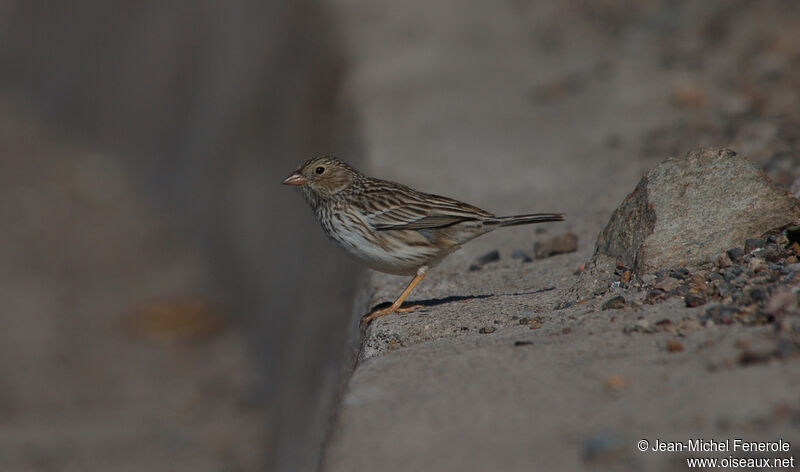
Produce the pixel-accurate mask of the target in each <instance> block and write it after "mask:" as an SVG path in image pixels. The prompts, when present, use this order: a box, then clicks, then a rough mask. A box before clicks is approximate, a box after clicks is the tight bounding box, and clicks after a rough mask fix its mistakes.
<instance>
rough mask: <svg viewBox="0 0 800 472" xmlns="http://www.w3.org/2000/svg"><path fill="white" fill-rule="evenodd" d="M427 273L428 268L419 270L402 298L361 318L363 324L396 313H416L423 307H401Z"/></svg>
mask: <svg viewBox="0 0 800 472" xmlns="http://www.w3.org/2000/svg"><path fill="white" fill-rule="evenodd" d="M427 273H428V267H427V266H422V267H420V268H419V270H417V275H415V276H414V278H413V279H411V282H409V283H408V285H407V286H406V288H405V289H404V290H403V292H402V293H401V294H400V296H399V297H397V300H395V301H394V303H392V304H391V306H387V307H386V308H381V309H379V310H373V311H372V312H371V313H369V314H367V315H364V317H363V318H361V323H362V324H367V323H369V322H370V321H372V320H373V319H375V318H379V317H381V316H384V315H388V314H389V313H395V312H397V313H407V312H409V311H414V310H416V309H418V308H420V307H421V306H422V305H414V306H409V307H405V308H401V305H403V302H404V301H405V299H406V298H408V296H409V295H410V294H411V291H412V290H414V287H416V286H417V285H418V284H419V283H420V282H421V281H422V279H423V278H424V277H425V274H427Z"/></svg>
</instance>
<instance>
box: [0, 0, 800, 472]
mask: <svg viewBox="0 0 800 472" xmlns="http://www.w3.org/2000/svg"><path fill="white" fill-rule="evenodd" d="M354 3H357V2H352V1H348V0H341V1H332V2H314V1H311V0H297V1H293V2H274V1H246V0H245V1H240V2H218V1H210V0H196V1H186V0H176V1H172V2H157V1H152V0H142V1H139V2H117V1H113V0H111V1H107V2H92V1H85V0H78V1H74V2H51V3H46V2H35V1H34V2H25V1H21V0H0V300H2V304H3V309H2V310H1V311H0V470H2V471H6V470H8V471H50V470H53V471H56V470H57V471H90V472H91V471H109V470H113V471H140V470H153V471H159V470H169V471H181V470H191V471H206V470H208V471H256V470H314V469H315V468H316V466H317V462H318V456H319V449H320V447H321V444H322V442H323V440H324V437H325V434H326V427H327V424H328V418H329V416H330V415H331V406H332V405H333V404H334V403H335V393H336V384H337V382H338V379H339V372H340V369H341V368H342V366H343V365H346V364H347V360H348V359H349V354H348V342H347V339H348V330H353V329H354V328H355V324H356V322H355V317H356V316H357V315H358V314H359V313H357V310H356V308H358V307H353V302H352V293H353V289H354V286H355V281H354V280H355V279H354V277H355V276H356V272H355V271H356V269H355V267H353V266H352V265H350V263H349V262H348V261H347V260H345V259H344V257H343V256H342V255H341V254H340V252H339V251H338V250H335V249H334V248H333V246H331V245H330V244H329V243H328V242H327V241H326V240H325V237H324V235H323V233H322V232H321V231H320V230H319V228H318V225H317V223H316V222H315V221H314V219H313V216H312V214H311V211H310V210H309V209H308V208H307V205H306V204H305V202H303V200H302V198H301V196H300V195H299V193H298V192H296V191H295V190H294V189H290V188H286V187H282V186H281V185H279V183H280V181H281V180H282V179H283V178H284V177H285V176H286V175H288V173H290V172H291V171H292V170H294V169H295V168H296V167H297V166H298V165H299V164H300V163H301V162H302V161H304V160H305V159H307V158H308V157H310V156H313V155H317V154H322V153H332V154H338V155H341V156H346V158H347V160H348V161H349V162H351V163H353V164H355V165H356V166H359V165H362V164H363V165H367V164H368V162H366V159H365V156H364V153H365V151H364V150H363V145H362V142H361V132H360V125H359V120H358V114H357V113H356V112H355V110H354V107H353V106H352V104H351V103H348V99H347V97H348V96H349V95H348V94H346V93H342V88H343V86H342V84H343V82H345V81H346V77H347V72H348V63H347V62H348V61H347V58H348V54H347V51H345V50H344V49H345V48H344V46H343V41H342V40H341V38H340V37H341V36H342V31H340V30H338V29H337V28H338V27H337V25H340V24H347V21H350V22H365V21H370V15H369V11H360V12H355V11H356V10H357V8H356V7H354V6H353V4H354ZM389 4H391V5H393V8H397V9H398V10H402V8H401V7H400V6H398V4H396V3H395V2H386V5H385V6H387V7H388V6H389ZM342 5H344V7H342ZM381 5H382V4H373V5H372V8H382V6H381ZM503 5H504V6H503V7H502V8H500V7H498V11H499V10H502V11H503V12H504V14H507V15H511V16H513V17H514V18H517V19H518V20H519V22H522V23H525V24H527V25H530V28H529V31H526V32H525V38H526V39H525V40H526V41H528V42H529V43H530V48H531V50H532V51H536V52H537V54H538V55H539V56H545V57H547V58H548V60H550V61H551V62H552V64H555V66H556V67H554V69H553V70H555V72H553V70H549V69H546V68H543V69H542V71H541V76H536V77H530V78H528V79H525V80H530V81H531V85H530V91H531V92H530V96H528V97H521V98H520V99H522V100H528V101H529V106H530V107H532V108H538V109H540V110H541V109H544V107H553V108H555V107H557V106H559V104H563V103H568V100H569V98H570V97H572V96H575V95H580V94H581V92H582V91H583V90H586V85H587V84H588V83H594V82H603V81H609V80H611V79H609V78H608V77H609V76H612V75H613V74H610V72H609V71H614V70H618V69H619V68H617V69H615V67H617V64H616V62H615V58H612V59H606V58H604V59H602V60H601V61H600V60H594V59H595V56H598V55H597V54H595V53H594V52H593V51H594V49H593V48H602V49H603V50H604V51H621V52H620V54H623V53H625V52H626V51H627V54H628V57H627V59H626V60H627V62H626V63H627V64H630V63H633V66H631V67H627V68H623V69H619V70H621V72H619V73H618V75H619V76H622V77H629V76H630V74H637V73H639V72H640V71H644V70H647V71H649V72H652V71H653V70H656V71H657V72H656V73H657V74H663V75H662V77H664V79H663V80H664V81H665V83H668V84H669V85H668V86H665V87H664V95H663V96H660V97H658V98H657V100H655V101H654V103H655V104H657V105H658V106H661V107H662V108H660V110H665V109H666V107H669V113H665V114H664V119H663V120H661V121H663V122H664V123H663V124H662V125H660V126H658V127H656V128H654V129H653V131H652V132H651V133H650V134H649V135H647V136H645V137H644V138H643V140H642V141H643V143H644V144H643V145H642V147H641V148H638V147H637V149H635V150H633V151H630V150H628V151H627V152H631V153H632V154H634V155H636V156H638V157H640V158H642V159H646V160H651V161H652V163H655V162H657V161H658V160H660V159H663V158H664V157H667V156H670V155H675V154H682V153H684V152H686V151H687V150H689V149H690V148H694V147H697V146H700V145H728V146H731V147H734V148H735V149H737V150H739V151H741V152H743V153H745V154H747V155H748V156H749V157H750V158H751V159H753V160H754V161H756V162H758V163H759V164H761V165H762V166H763V167H764V169H765V170H766V171H767V173H768V174H769V175H770V177H772V178H773V179H774V180H775V181H776V182H778V183H779V184H781V185H783V186H785V187H786V188H790V187H791V184H792V182H794V181H795V179H796V178H797V176H798V175H800V163H799V162H798V159H797V156H798V149H800V131H799V130H800V113H799V112H798V90H800V34H798V31H800V28H797V27H796V26H797V24H798V23H797V19H798V18H800V13H798V6H797V3H796V2H794V1H792V0H785V1H770V2H764V3H763V4H762V3H758V4H756V2H741V1H739V2H736V1H733V2H691V1H682V2H670V1H658V0H652V1H638V2H622V1H615V0H604V1H599V2H598V1H589V0H581V1H575V2H558V1H551V2H540V3H539V2H525V1H519V0H509V1H508V2H505V3H503ZM439 7H440V8H446V9H447V11H448V12H449V13H448V15H450V14H452V15H458V14H459V12H458V9H457V8H452V6H448V5H447V4H444V5H440V6H439ZM336 8H339V9H340V11H339V13H336V12H335V11H334V10H335V9H336ZM348 8H351V10H349V11H350V18H349V19H347V21H340V19H338V18H337V15H341V14H342V13H341V11H348ZM354 12H355V13H354ZM404 15H405V16H402V21H400V20H398V24H397V27H396V29H395V30H393V31H389V32H387V33H386V34H395V35H397V37H398V38H401V39H402V38H404V37H408V38H416V40H419V38H420V37H423V38H435V37H436V34H437V31H438V30H439V28H438V27H437V25H435V24H429V23H425V22H421V21H419V22H417V21H415V20H414V18H415V16H414V15H418V16H419V18H423V17H425V13H424V12H416V13H414V15H412V14H411V13H409V12H405V13H404ZM481 21H483V22H484V23H481V24H477V23H476V24H475V25H471V24H470V25H468V26H470V28H469V34H467V35H465V36H464V37H461V41H462V42H463V43H464V48H466V49H468V53H465V54H463V55H462V56H460V58H469V57H471V56H470V53H471V52H470V51H473V50H474V51H475V54H476V56H475V57H479V55H480V54H484V55H485V54H495V53H496V52H497V51H490V50H489V51H486V50H481V47H482V45H483V44H484V43H486V42H488V41H486V39H487V38H491V37H494V36H497V37H500V33H501V32H498V31H493V30H492V28H491V25H492V22H493V19H492V18H488V17H484V18H481ZM485 25H489V26H485ZM493 35H494V36H493ZM356 40H358V38H356ZM622 46H624V47H622ZM581 48H583V49H585V51H586V54H585V55H584V56H588V57H589V59H588V60H587V61H582V62H581V63H580V64H568V63H566V61H561V60H560V52H562V51H574V50H576V49H581ZM379 53H380V52H377V53H376V54H379ZM603 57H605V56H603ZM406 59H407V60H414V58H410V59H409V58H406ZM424 59H425V58H424V57H423V58H422V59H421V60H424ZM561 62H565V63H564V64H561ZM387 64H389V65H391V61H387ZM559 64H561V67H560V69H559V68H558V65H559ZM587 64H588V65H587ZM470 67H472V65H471V64H470V63H468V61H467V63H465V64H464V70H466V71H469V70H470ZM474 67H479V66H474ZM565 71H566V72H565ZM373 72H374V71H373ZM383 72H387V71H383ZM479 72H480V73H485V74H487V75H491V74H492V73H493V72H492V71H486V70H481V71H479ZM495 74H502V71H499V72H496V73H495ZM386 77H387V80H389V81H392V80H396V81H397V84H398V85H399V86H401V87H405V89H408V88H409V87H413V86H418V85H419V84H417V85H415V84H413V83H412V84H409V83H406V82H404V77H403V75H402V69H398V70H390V71H388V72H387V73H386ZM495 79H497V80H494V81H493V82H491V83H492V84H494V86H495V87H496V88H497V89H499V88H501V87H503V82H504V80H506V78H505V77H495ZM517 79H518V80H522V79H519V78H517ZM487 83H488V82H487ZM604 83H605V82H604ZM438 86H439V87H440V88H442V89H443V90H444V89H446V88H447V84H438ZM608 86H609V87H613V86H614V84H613V83H612V84H610V85H608ZM497 91H498V90H492V87H491V86H488V85H487V87H486V89H485V90H483V91H482V92H485V93H486V94H487V97H488V98H486V100H492V98H491V97H492V93H496V92H497ZM356 93H358V91H357V90H356ZM637 93H638V92H637V89H636V88H635V87H634V88H632V89H631V90H630V94H629V95H630V97H631V100H650V99H652V98H653V97H640V96H638V95H637ZM587 100H588V99H587ZM576 103H580V102H576ZM382 112H385V113H391V112H392V110H385V111H382ZM545 114H546V113H545ZM454 119H458V117H455V118H454ZM486 119H491V118H486ZM623 120H624V117H620V122H621V123H622V121H623ZM453 126H460V125H459V124H458V123H457V122H456V123H454V124H453ZM620 127H621V128H624V125H620ZM563 133H564V136H563V139H574V136H572V134H573V133H574V130H569V129H566V130H563ZM429 138H430V136H429ZM501 138H502V137H499V136H494V137H493V138H492V137H490V138H488V139H501ZM556 138H557V139H560V138H559V137H558V136H556V137H554V139H556ZM442 139H443V140H446V139H447V137H446V136H445V137H442ZM626 139H628V138H627V137H626V136H609V137H608V139H607V144H608V148H609V149H610V150H611V151H609V152H616V151H614V150H615V149H619V148H620V146H625V145H626V143H627V141H626ZM532 146H533V144H532ZM487 147H488V148H491V147H492V146H491V145H489V144H487ZM368 167H369V166H368V165H367V168H368ZM421 172H424V171H421ZM637 172H638V170H637ZM400 180H402V179H400ZM596 217H597V218H598V219H601V218H602V219H603V220H605V218H607V215H599V216H596Z"/></svg>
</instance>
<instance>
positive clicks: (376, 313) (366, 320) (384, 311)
mask: <svg viewBox="0 0 800 472" xmlns="http://www.w3.org/2000/svg"><path fill="white" fill-rule="evenodd" d="M424 307H425V305H410V306H399V307H395V306H394V305H390V306H387V307H386V308H380V309H377V310H372V312H370V313H367V314H366V315H364V316H363V317H361V326H366V325H368V324H370V323H371V322H372V320H374V319H375V318H380V317H381V316H385V315H388V314H390V313H410V312H412V311H416V310H419V309H420V308H424Z"/></svg>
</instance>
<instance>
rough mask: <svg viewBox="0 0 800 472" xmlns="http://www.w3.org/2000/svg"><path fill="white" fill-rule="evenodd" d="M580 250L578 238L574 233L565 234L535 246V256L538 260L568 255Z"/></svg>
mask: <svg viewBox="0 0 800 472" xmlns="http://www.w3.org/2000/svg"><path fill="white" fill-rule="evenodd" d="M577 250H578V237H577V236H576V235H575V234H574V233H564V234H562V235H560V236H555V237H552V238H550V239H545V240H543V241H536V243H534V244H533V255H534V257H535V258H537V259H544V258H545V257H550V256H555V255H557V254H566V253H570V252H575V251H577Z"/></svg>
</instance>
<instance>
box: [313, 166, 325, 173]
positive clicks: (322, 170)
mask: <svg viewBox="0 0 800 472" xmlns="http://www.w3.org/2000/svg"><path fill="white" fill-rule="evenodd" d="M314 172H316V173H317V175H319V174H321V173H323V172H325V168H324V167H322V166H319V167H317V168H316V169H314Z"/></svg>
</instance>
